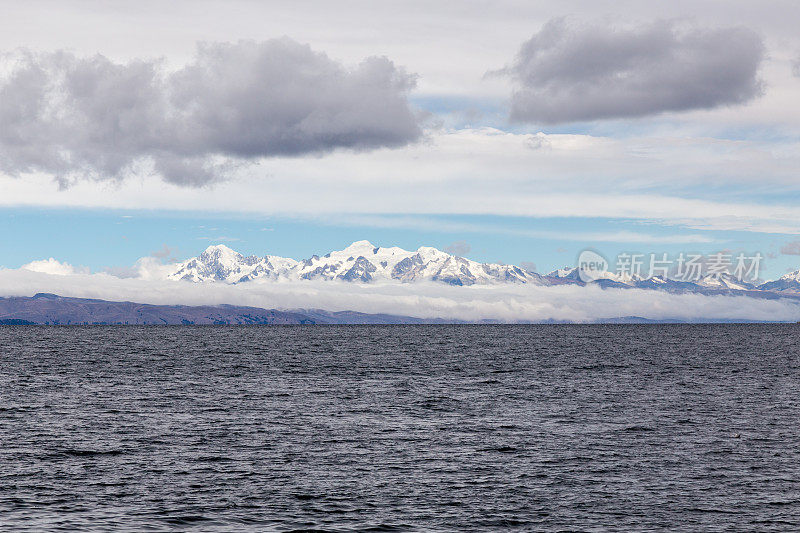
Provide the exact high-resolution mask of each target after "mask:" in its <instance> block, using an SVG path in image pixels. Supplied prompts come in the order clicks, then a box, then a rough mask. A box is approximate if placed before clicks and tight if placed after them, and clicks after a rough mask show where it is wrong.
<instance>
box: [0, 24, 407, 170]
mask: <svg viewBox="0 0 800 533" xmlns="http://www.w3.org/2000/svg"><path fill="white" fill-rule="evenodd" d="M414 84H415V77H414V76H412V75H410V74H408V73H406V72H405V71H404V70H403V69H401V68H398V67H396V66H395V65H394V64H393V63H392V62H391V61H390V60H388V59H387V58H385V57H370V58H367V59H365V60H364V61H363V62H361V63H360V64H359V65H357V66H355V67H347V66H345V65H342V64H341V63H339V62H337V61H335V60H333V59H331V58H329V57H328V56H327V55H325V54H324V53H321V52H317V51H314V50H312V49H311V48H310V47H309V46H307V45H302V44H300V43H297V42H295V41H293V40H291V39H289V38H282V39H273V40H269V41H264V42H255V41H241V42H238V43H209V44H202V45H199V46H198V48H197V53H196V55H195V58H194V60H193V61H192V62H191V63H189V64H188V65H186V66H184V67H183V68H180V69H178V70H174V71H170V70H168V69H167V68H166V67H165V65H164V62H163V61H161V60H136V61H131V62H128V63H116V62H114V61H112V60H110V59H108V58H106V57H105V56H102V55H100V54H97V55H95V56H92V57H78V56H75V55H74V54H71V53H69V52H64V51H58V52H52V53H34V52H31V51H26V50H23V51H20V52H18V53H17V54H15V55H0V124H2V125H3V127H2V129H0V171H2V172H6V173H8V174H10V175H12V176H18V175H21V174H25V173H32V172H42V173H46V174H50V175H53V176H54V177H55V178H56V179H57V180H59V182H60V183H61V184H62V185H63V186H67V185H69V184H70V183H71V182H72V181H74V180H76V179H80V178H84V177H87V176H88V177H91V178H93V179H96V180H119V179H123V178H125V177H126V176H128V175H131V174H149V173H155V174H157V175H160V176H161V177H162V178H163V179H164V180H166V181H168V182H171V183H174V184H178V185H184V186H201V185H204V184H207V183H210V182H213V181H217V180H220V179H222V178H224V177H226V176H227V175H228V174H229V173H230V171H231V170H232V169H234V168H235V167H237V165H240V164H242V163H245V162H248V161H253V160H256V159H259V158H264V157H273V156H299V155H304V154H322V153H326V152H330V151H331V150H334V149H337V148H349V149H354V150H368V149H374V148H383V147H395V146H402V145H405V144H407V143H409V142H412V141H414V140H416V139H418V138H419V137H420V135H421V129H420V126H419V123H418V117H417V115H416V114H415V112H414V111H413V110H412V109H411V106H410V104H409V102H408V98H407V96H408V92H409V91H410V90H411V88H412V87H413V86H414Z"/></svg>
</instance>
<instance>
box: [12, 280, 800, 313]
mask: <svg viewBox="0 0 800 533" xmlns="http://www.w3.org/2000/svg"><path fill="white" fill-rule="evenodd" d="M37 292H50V293H55V294H59V295H62V296H72V297H84V298H100V299H105V300H115V301H120V300H125V301H135V302H140V303H150V304H185V305H201V304H212V305H214V304H234V305H249V306H255V307H263V308H277V309H302V308H306V309H309V308H314V309H326V310H329V311H344V310H351V311H360V312H364V313H389V314H396V315H407V316H416V317H423V318H436V317H445V318H451V319H460V320H481V319H494V320H501V321H518V320H528V321H544V320H565V321H578V322H585V321H596V320H603V319H612V318H618V317H631V316H637V317H643V318H649V319H654V320H664V319H669V320H703V319H705V320H736V319H738V320H769V321H797V320H800V305H798V302H797V301H796V300H794V301H793V300H783V299H782V300H766V299H757V298H748V297H743V296H736V297H730V296H704V295H699V294H685V295H676V294H669V293H665V292H659V291H646V290H639V289H607V290H602V289H599V288H594V287H576V286H556V287H536V286H530V285H502V286H474V287H451V286H448V285H444V284H434V283H431V284H425V283H417V284H365V285H359V284H352V283H344V282H342V283H338V282H313V281H303V282H291V283H253V284H241V285H224V284H213V283H207V284H203V285H197V284H191V283H187V282H180V281H155V280H149V281H148V280H144V279H131V278H128V279H121V278H118V277H114V276H111V275H109V274H106V273H100V274H74V275H69V276H65V275H52V274H44V273H40V272H32V271H30V270H25V269H19V270H0V294H2V295H5V296H32V295H33V294H35V293H37Z"/></svg>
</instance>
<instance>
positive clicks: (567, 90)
mask: <svg viewBox="0 0 800 533" xmlns="http://www.w3.org/2000/svg"><path fill="white" fill-rule="evenodd" d="M763 56H764V45H763V43H762V40H761V38H760V37H759V36H758V35H757V34H755V33H754V32H752V31H750V30H748V29H746V28H723V29H697V28H689V29H687V28H682V27H679V26H677V25H676V24H675V23H672V22H664V21H660V22H655V23H653V24H649V25H646V26H642V27H639V28H633V29H631V28H628V29H624V28H615V27H612V26H602V25H581V24H577V23H575V22H573V21H570V20H567V19H554V20H551V21H550V22H548V23H547V24H545V25H544V27H542V29H541V30H540V31H539V32H538V33H537V34H535V35H534V36H533V37H532V38H531V39H530V40H529V41H527V42H525V43H524V44H523V45H522V48H521V49H520V52H519V54H518V56H517V58H516V61H515V62H514V63H513V64H512V65H511V66H510V67H508V68H506V69H504V71H502V72H503V73H505V74H508V75H510V76H511V77H512V78H513V79H514V81H515V82H516V85H517V87H516V90H515V92H514V93H513V96H512V107H511V119H512V120H514V121H517V122H539V123H550V124H552V123H563V122H574V121H585V120H597V119H604V118H622V117H639V116H645V115H651V114H656V113H661V112H665V111H685V110H690V109H703V108H713V107H717V106H722V105H730V104H741V103H744V102H747V101H749V100H751V99H753V98H755V97H756V96H758V95H760V94H761V92H762V84H761V81H760V80H759V78H758V68H759V65H760V64H761V61H762V59H763Z"/></svg>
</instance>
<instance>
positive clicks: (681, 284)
mask: <svg viewBox="0 0 800 533" xmlns="http://www.w3.org/2000/svg"><path fill="white" fill-rule="evenodd" d="M167 277H168V279H172V280H183V281H191V282H222V283H229V284H238V283H246V282H257V283H263V282H281V281H298V280H339V281H344V282H357V283H372V282H379V281H383V282H396V283H412V282H417V281H433V282H441V283H447V284H450V285H461V286H468V285H498V284H506V283H515V284H534V285H543V286H544V285H564V284H576V285H586V283H584V282H582V281H581V276H580V272H579V271H578V269H577V268H570V267H567V268H562V269H558V270H554V271H553V272H550V273H549V274H547V275H541V274H538V273H536V272H531V271H528V270H525V269H523V268H520V267H517V266H513V265H504V264H497V263H478V262H476V261H472V260H469V259H465V258H463V257H459V256H456V255H452V254H449V253H446V252H443V251H441V250H437V249H436V248H431V247H427V246H423V247H420V248H418V249H417V250H415V251H408V250H403V249H402V248H398V247H388V248H386V247H380V246H375V245H373V244H372V243H370V242H369V241H358V242H354V243H353V244H351V245H350V246H348V247H347V248H345V249H344V250H340V251H334V252H330V253H328V254H326V255H324V256H322V257H319V256H316V255H315V256H313V257H311V258H309V259H305V260H302V261H296V260H294V259H290V258H286V257H278V256H274V255H265V256H263V257H258V256H244V255H242V254H240V253H238V252H236V251H234V250H232V249H230V248H228V247H227V246H225V245H222V244H217V245H213V246H209V247H208V248H206V250H205V251H204V252H203V253H201V254H200V255H199V256H197V257H193V258H191V259H189V260H187V261H184V262H182V263H177V264H176V265H175V266H174V270H172V271H171V272H170V273H169V274H168V276H167ZM591 284H596V285H598V286H600V287H604V288H606V287H619V288H640V289H654V290H666V291H670V292H702V293H708V292H711V293H718V292H721V291H724V292H731V291H737V292H746V293H748V294H752V293H758V292H770V293H781V294H800V270H798V271H795V272H791V273H789V274H786V275H785V276H783V277H781V278H780V279H778V280H775V281H768V282H766V283H762V284H760V285H755V284H751V283H748V282H746V281H740V280H738V279H736V278H734V277H733V276H730V275H727V274H723V275H720V276H706V277H704V278H701V279H700V280H697V281H679V280H673V279H670V278H666V277H663V276H654V277H650V278H644V277H640V276H625V277H621V276H618V275H617V274H615V273H613V272H606V273H604V274H603V276H602V277H601V278H600V279H597V280H596V281H593V282H591Z"/></svg>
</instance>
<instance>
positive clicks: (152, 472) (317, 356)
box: [0, 325, 800, 531]
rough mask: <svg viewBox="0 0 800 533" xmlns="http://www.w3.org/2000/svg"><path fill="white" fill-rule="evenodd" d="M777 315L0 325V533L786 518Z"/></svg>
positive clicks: (797, 517) (787, 388)
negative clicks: (771, 319) (753, 319)
mask: <svg viewBox="0 0 800 533" xmlns="http://www.w3.org/2000/svg"><path fill="white" fill-rule="evenodd" d="M798 332H800V328H798V327H796V326H793V325H746V326H737V325H715V326H677V325H670V326H389V327H380V326H378V327H374V326H366V327H362V326H342V327H278V326H274V327H270V326H267V327H133V326H131V327H86V328H82V327H69V328H66V327H64V328H60V327H5V328H0V443H1V444H2V446H1V447H0V529H4V530H37V531H38V530H44V529H51V530H58V529H61V530H75V529H83V530H86V529H93V530H96V531H108V530H114V529H126V530H131V529H133V530H154V531H160V530H172V529H190V530H191V529H194V530H199V531H222V530H225V531H242V530H253V531H265V530H266V531H269V530H275V531H284V530H292V529H317V530H326V531H354V530H367V529H373V530H448V531H454V530H487V529H520V530H547V531H551V530H566V531H578V530H582V531H601V530H617V531H645V530H646V531H652V530H671V531H698V530H706V531H722V530H735V531H791V530H798V529H800V481H798V480H800V347H799V345H798Z"/></svg>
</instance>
